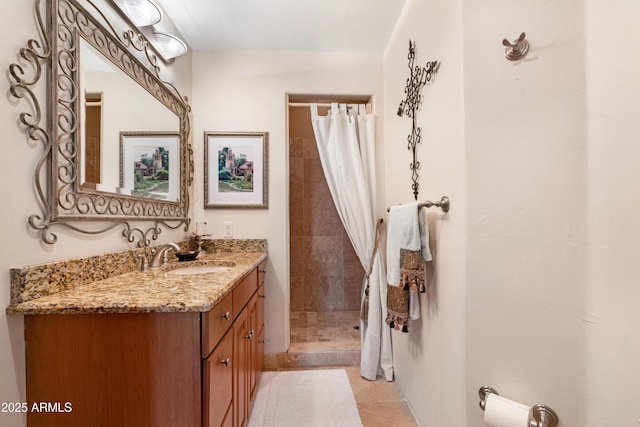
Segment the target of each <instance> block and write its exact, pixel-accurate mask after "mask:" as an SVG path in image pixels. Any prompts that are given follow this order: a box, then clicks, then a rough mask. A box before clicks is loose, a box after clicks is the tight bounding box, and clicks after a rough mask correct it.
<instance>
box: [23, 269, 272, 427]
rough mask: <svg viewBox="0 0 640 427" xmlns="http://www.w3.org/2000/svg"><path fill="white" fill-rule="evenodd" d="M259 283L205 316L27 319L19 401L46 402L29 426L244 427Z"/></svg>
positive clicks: (254, 380)
mask: <svg viewBox="0 0 640 427" xmlns="http://www.w3.org/2000/svg"><path fill="white" fill-rule="evenodd" d="M260 268H262V269H264V264H263V265H262V266H261V267H260ZM260 277H261V276H260V274H259V269H256V270H254V271H252V272H251V273H250V274H249V275H248V276H247V277H245V279H243V281H242V282H241V283H240V284H238V285H237V286H236V287H235V288H234V290H233V291H232V292H231V293H230V294H228V295H227V296H226V297H225V298H224V299H223V300H222V301H221V302H220V303H218V304H217V305H216V306H215V307H214V308H213V309H212V310H210V311H209V312H206V313H198V312H188V313H177V312H172V313H159V312H155V313H122V314H44V315H28V316H25V339H26V341H25V342H26V380H27V402H28V404H29V405H30V407H31V405H32V404H33V403H37V402H44V403H46V404H48V406H46V405H45V406H46V407H44V408H45V410H43V411H42V412H38V411H29V412H28V413H27V424H28V425H29V426H47V427H55V426H64V427H72V426H82V427H85V426H89V425H91V426H94V425H95V426H99V425H104V426H136V427H139V426H140V427H142V426H149V427H164V426H167V427H174V426H180V427H189V426H193V427H200V426H214V427H220V426H222V427H232V426H237V427H242V426H244V425H246V423H247V419H248V416H249V413H250V411H251V406H252V404H253V398H254V396H255V391H256V389H257V387H258V382H259V378H260V372H261V371H262V367H263V365H262V360H263V357H264V356H263V354H262V353H263V347H264V346H263V345H260V344H258V343H257V340H258V337H259V336H260V334H264V326H263V325H264V320H263V319H264V302H263V301H264V298H260V297H259V292H261V291H260V290H259V289H262V290H263V289H264V286H262V285H261V284H262V283H263V282H260ZM262 277H263V276H262ZM259 285H260V286H259ZM236 291H237V292H236ZM255 331H260V332H259V333H256V332H255ZM68 405H71V406H70V407H69V406H68ZM67 408H70V410H69V411H65V409H67Z"/></svg>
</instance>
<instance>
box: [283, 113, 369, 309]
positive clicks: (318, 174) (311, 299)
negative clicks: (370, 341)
mask: <svg viewBox="0 0 640 427" xmlns="http://www.w3.org/2000/svg"><path fill="white" fill-rule="evenodd" d="M321 114H323V112H322V111H321ZM289 137H290V139H289V215H290V245H291V249H290V253H291V255H290V257H291V260H290V261H291V262H290V265H291V267H290V268H291V295H290V296H291V311H292V312H296V311H349V310H359V309H360V292H361V286H362V276H363V274H364V273H363V270H362V267H361V265H360V261H359V260H358V257H357V256H356V254H355V252H354V251H353V247H352V245H351V242H350V241H349V237H348V236H347V233H346V232H345V230H344V228H343V226H342V222H341V221H340V218H339V217H338V213H337V211H336V208H335V205H334V204H333V200H332V199H331V193H330V192H329V187H328V186H327V183H326V180H325V178H324V173H323V171H322V165H321V163H320V157H319V155H318V149H317V148H316V142H315V139H314V137H313V128H312V126H311V113H310V112H309V108H304V107H290V108H289Z"/></svg>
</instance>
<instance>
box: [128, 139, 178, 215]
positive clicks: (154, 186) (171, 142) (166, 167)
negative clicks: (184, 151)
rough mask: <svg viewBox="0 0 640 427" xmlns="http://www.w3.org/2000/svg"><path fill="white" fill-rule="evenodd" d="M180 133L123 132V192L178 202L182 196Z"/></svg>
mask: <svg viewBox="0 0 640 427" xmlns="http://www.w3.org/2000/svg"><path fill="white" fill-rule="evenodd" d="M178 147H179V138H178V133H177V132H176V133H171V132H170V133H167V132H120V189H119V192H120V193H121V194H125V195H130V196H136V197H147V198H151V199H158V200H166V201H170V202H177V201H178V200H179V197H180V152H179V148H178Z"/></svg>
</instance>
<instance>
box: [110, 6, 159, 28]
mask: <svg viewBox="0 0 640 427" xmlns="http://www.w3.org/2000/svg"><path fill="white" fill-rule="evenodd" d="M113 1H114V3H116V5H117V6H118V7H119V8H120V10H122V13H124V14H125V15H127V18H129V19H130V20H131V22H132V23H133V24H134V25H135V26H137V27H148V26H150V25H155V24H157V23H159V22H160V20H162V10H161V9H160V7H159V6H158V5H157V4H156V3H155V2H154V1H153V0H113Z"/></svg>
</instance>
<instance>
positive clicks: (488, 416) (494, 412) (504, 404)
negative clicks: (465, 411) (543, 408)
mask: <svg viewBox="0 0 640 427" xmlns="http://www.w3.org/2000/svg"><path fill="white" fill-rule="evenodd" d="M529 409H530V408H529V407H528V406H526V405H523V404H522V403H518V402H514V401H513V400H509V399H505V398H504V397H502V396H498V395H497V394H493V393H489V394H487V401H486V404H485V408H484V425H485V426H486V427H527V426H528V425H529Z"/></svg>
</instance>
